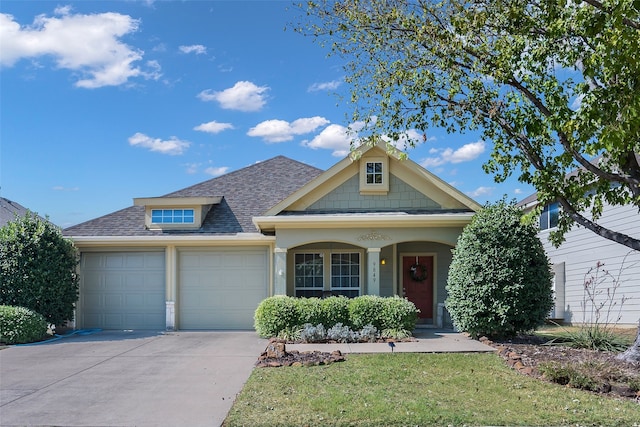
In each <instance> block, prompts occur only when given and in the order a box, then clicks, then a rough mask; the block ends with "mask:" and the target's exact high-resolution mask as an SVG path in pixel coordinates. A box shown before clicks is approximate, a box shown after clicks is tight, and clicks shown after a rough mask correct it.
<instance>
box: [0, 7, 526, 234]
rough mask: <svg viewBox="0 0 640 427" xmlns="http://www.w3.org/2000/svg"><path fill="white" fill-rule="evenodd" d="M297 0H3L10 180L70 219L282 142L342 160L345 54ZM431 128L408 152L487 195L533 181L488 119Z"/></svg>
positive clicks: (233, 164) (8, 190) (0, 145)
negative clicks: (504, 164)
mask: <svg viewBox="0 0 640 427" xmlns="http://www.w3.org/2000/svg"><path fill="white" fill-rule="evenodd" d="M291 6H292V3H291V2H289V1H179V2H173V1H152V0H147V1H99V0H98V1H76V2H64V1H57V0H56V1H22V0H20V1H17V0H2V2H0V196H1V197H4V198H7V199H10V200H12V201H15V202H17V203H20V204H21V205H23V206H25V207H26V208H29V209H30V210H32V211H34V212H37V213H38V214H40V215H42V216H48V217H49V219H50V220H51V221H52V222H53V223H55V224H57V225H59V226H61V227H68V226H71V225H74V224H78V223H81V222H84V221H87V220H90V219H93V218H97V217H99V216H102V215H106V214H108V213H111V212H114V211H117V210H119V209H122V208H125V207H128V206H131V205H132V204H133V198H135V197H156V196H162V195H164V194H167V193H170V192H173V191H176V190H179V189H181V188H184V187H187V186H190V185H193V184H197V183H199V182H203V181H206V180H208V179H211V178H214V177H216V176H220V175H222V174H224V173H228V172H231V171H234V170H238V169H241V168H243V167H246V166H250V165H252V164H255V163H256V162H260V161H264V160H267V159H270V158H272V157H275V156H278V155H284V156H287V157H289V158H291V159H294V160H297V161H300V162H304V163H307V164H309V165H313V166H315V167H318V168H321V169H325V170H326V169H328V168H330V167H331V166H333V165H334V164H335V163H337V162H338V161H340V160H341V159H342V158H344V156H346V155H347V154H348V152H349V147H350V144H351V143H352V142H354V140H355V138H357V134H353V133H349V132H347V128H348V127H352V128H356V129H357V128H358V123H352V122H350V120H349V119H350V113H351V112H352V111H353V105H350V104H349V103H348V102H347V100H348V99H349V89H350V88H349V87H348V85H347V84H346V83H345V82H344V77H345V72H344V69H343V65H344V62H343V61H344V59H340V58H337V57H329V56H328V54H329V51H328V49H327V48H323V47H322V46H320V45H319V44H317V43H315V42H314V41H313V39H312V38H311V37H308V36H303V35H301V34H299V33H296V32H294V31H293V30H292V29H291V28H292V27H293V26H294V24H296V23H298V22H301V21H302V20H303V19H305V18H304V17H303V16H301V14H300V13H301V12H300V10H298V9H296V8H293V7H291ZM410 131H411V130H410ZM423 140H424V143H422V144H420V145H419V146H417V147H415V148H409V149H407V154H408V157H409V158H410V159H411V160H413V161H415V162H417V163H418V164H420V165H422V166H423V167H425V168H426V169H428V170H429V171H431V172H432V173H434V174H436V175H437V176H439V177H440V178H441V179H443V180H444V181H446V182H448V183H450V184H451V185H453V186H455V187H456V188H458V189H459V190H460V191H462V192H463V193H465V194H467V195H468V196H470V197H472V198H473V199H475V200H476V201H477V202H479V203H481V204H484V203H486V202H491V201H495V200H498V199H501V198H502V197H503V195H506V196H507V197H508V199H522V198H524V197H525V196H527V195H529V194H531V193H532V192H533V190H532V189H531V188H528V187H526V186H523V184H520V183H518V182H517V181H516V180H515V179H512V180H511V181H508V182H505V183H502V184H496V183H495V182H494V181H493V178H492V177H491V176H490V175H486V174H485V173H484V172H483V170H482V164H483V163H484V162H485V161H486V160H488V158H489V155H490V152H491V141H484V140H482V139H480V137H479V135H477V134H475V135H474V134H473V133H466V134H447V133H446V132H444V131H442V130H439V129H433V130H430V131H428V132H427V134H426V135H423ZM258 191H259V189H258Z"/></svg>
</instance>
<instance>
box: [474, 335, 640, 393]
mask: <svg viewBox="0 0 640 427" xmlns="http://www.w3.org/2000/svg"><path fill="white" fill-rule="evenodd" d="M480 341H481V342H483V343H485V344H487V345H490V346H492V347H494V348H496V350H497V352H498V354H499V355H500V356H501V357H502V358H503V359H504V360H505V362H506V363H507V364H508V365H509V366H510V367H512V368H513V369H515V370H517V371H518V372H520V373H521V374H524V375H528V376H531V377H534V378H538V379H542V380H546V379H547V378H545V376H544V375H543V374H542V373H541V372H540V369H539V366H540V364H542V363H556V364H559V365H562V366H570V367H576V366H580V365H581V366H582V369H583V371H584V372H586V373H587V374H588V375H589V377H590V378H592V379H593V380H595V381H596V382H597V383H598V386H597V387H596V388H597V392H599V393H600V394H606V395H611V396H616V397H623V398H626V399H632V400H636V401H638V403H640V391H636V390H634V389H632V388H631V387H629V385H628V382H627V381H624V380H620V378H635V379H636V380H638V381H640V363H628V362H624V361H622V360H618V359H616V356H617V353H612V352H608V351H597V350H588V349H578V348H571V347H567V346H563V345H553V344H546V342H545V341H546V340H545V339H543V338H541V337H538V336H522V337H518V338H515V339H512V340H506V341H496V342H494V341H491V340H489V339H487V338H484V337H483V338H480ZM545 344H546V345H545Z"/></svg>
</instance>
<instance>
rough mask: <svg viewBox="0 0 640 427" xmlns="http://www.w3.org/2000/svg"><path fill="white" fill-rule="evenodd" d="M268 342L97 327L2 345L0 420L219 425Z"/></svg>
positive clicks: (251, 336) (249, 335) (236, 335)
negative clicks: (46, 339)
mask: <svg viewBox="0 0 640 427" xmlns="http://www.w3.org/2000/svg"><path fill="white" fill-rule="evenodd" d="M266 345H267V341H266V340H263V339H260V338H259V337H258V336H257V335H256V333H255V332H244V331H243V332H238V331H230V332H185V331H179V332H148V331H145V332H142V331H132V332H127V331H123V332H121V331H117V332H116V331H103V332H98V333H95V334H92V335H85V336H80V335H74V336H71V337H69V338H64V339H61V340H58V341H53V342H48V343H45V344H38V345H32V346H14V347H10V348H7V349H4V350H0V425H2V426H25V425H31V426H33V425H39V426H40V425H55V426H219V425H220V424H221V423H222V422H223V420H224V418H225V417H226V415H227V412H228V411H229V409H230V408H231V405H232V404H233V401H234V398H235V395H236V394H237V393H239V392H240V390H241V389H242V387H243V385H244V383H245V382H246V380H247V378H248V377H249V375H250V373H251V371H252V369H253V366H254V363H255V362H256V360H257V358H258V356H259V355H260V353H261V352H262V351H263V350H264V349H265V347H266Z"/></svg>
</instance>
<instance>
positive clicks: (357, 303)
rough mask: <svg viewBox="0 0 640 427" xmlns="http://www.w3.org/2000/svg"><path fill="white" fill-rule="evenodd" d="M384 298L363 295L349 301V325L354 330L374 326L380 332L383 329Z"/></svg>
mask: <svg viewBox="0 0 640 427" xmlns="http://www.w3.org/2000/svg"><path fill="white" fill-rule="evenodd" d="M383 312H384V298H382V297H379V296H376V295H362V296H359V297H357V298H353V299H352V300H351V301H349V324H350V325H351V326H353V329H362V328H363V327H365V326H366V325H373V326H375V327H376V328H377V329H378V330H382V329H385V328H384V327H383V322H384V319H383V318H382V316H383Z"/></svg>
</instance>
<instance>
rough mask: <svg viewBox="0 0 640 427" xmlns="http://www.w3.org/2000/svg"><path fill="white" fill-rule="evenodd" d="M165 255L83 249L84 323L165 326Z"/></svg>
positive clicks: (90, 325)
mask: <svg viewBox="0 0 640 427" xmlns="http://www.w3.org/2000/svg"><path fill="white" fill-rule="evenodd" d="M164 259H165V256H164V252H100V253H93V252H85V253H83V254H82V262H81V270H80V271H81V276H80V307H79V308H80V310H81V313H82V316H81V319H79V320H80V321H81V326H82V327H84V328H102V329H165V327H166V314H165V311H166V308H165V267H164V264H165V261H164Z"/></svg>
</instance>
